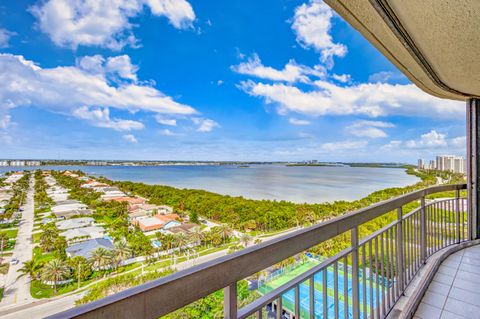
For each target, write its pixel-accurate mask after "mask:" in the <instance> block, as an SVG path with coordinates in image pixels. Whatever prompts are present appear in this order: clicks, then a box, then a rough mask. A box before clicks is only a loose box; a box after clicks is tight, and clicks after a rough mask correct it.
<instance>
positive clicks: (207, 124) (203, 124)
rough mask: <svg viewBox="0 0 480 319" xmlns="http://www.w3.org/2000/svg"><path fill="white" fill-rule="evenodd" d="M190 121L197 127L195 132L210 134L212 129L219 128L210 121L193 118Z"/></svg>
mask: <svg viewBox="0 0 480 319" xmlns="http://www.w3.org/2000/svg"><path fill="white" fill-rule="evenodd" d="M192 121H193V123H194V124H196V125H198V128H197V132H203V133H205V132H210V131H212V130H213V129H214V128H217V127H220V124H218V123H217V122H215V121H214V120H210V119H204V118H200V117H194V118H192Z"/></svg>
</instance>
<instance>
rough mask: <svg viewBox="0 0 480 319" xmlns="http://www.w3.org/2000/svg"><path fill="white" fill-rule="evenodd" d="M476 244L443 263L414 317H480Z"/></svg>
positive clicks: (479, 256) (478, 248)
mask: <svg viewBox="0 0 480 319" xmlns="http://www.w3.org/2000/svg"><path fill="white" fill-rule="evenodd" d="M479 287H480V245H477V246H473V247H469V248H466V249H463V250H462V251H459V252H457V253H455V254H452V255H451V256H449V257H448V258H447V259H446V260H445V261H443V263H442V265H441V266H440V268H439V270H438V272H437V273H436V274H435V277H434V278H433V281H432V282H431V283H430V286H429V287H428V289H427V292H426V293H425V295H424V296H423V299H422V302H421V303H420V306H419V307H418V309H417V312H416V314H415V316H416V317H420V318H422V319H427V318H428V319H430V318H442V319H462V318H463V319H464V318H480V288H479Z"/></svg>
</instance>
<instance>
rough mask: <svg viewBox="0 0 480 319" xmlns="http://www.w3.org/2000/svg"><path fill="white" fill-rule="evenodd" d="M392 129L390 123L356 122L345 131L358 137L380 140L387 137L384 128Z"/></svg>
mask: <svg viewBox="0 0 480 319" xmlns="http://www.w3.org/2000/svg"><path fill="white" fill-rule="evenodd" d="M390 127H394V125H393V124H392V123H389V122H383V121H365V120H363V121H356V122H354V123H353V124H352V125H349V126H348V127H347V131H348V132H349V133H350V134H352V135H354V136H358V137H368V138H381V137H387V136H388V135H387V133H385V131H384V129H385V128H390Z"/></svg>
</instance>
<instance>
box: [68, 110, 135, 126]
mask: <svg viewBox="0 0 480 319" xmlns="http://www.w3.org/2000/svg"><path fill="white" fill-rule="evenodd" d="M72 115H73V116H75V117H76V118H79V119H82V120H86V121H88V122H90V123H91V124H92V125H93V126H97V127H103V128H110V129H114V130H116V131H131V130H141V129H143V128H144V125H143V123H141V122H138V121H133V120H122V119H111V118H110V110H109V109H108V108H106V107H105V108H103V109H101V108H96V109H94V108H89V107H88V106H82V107H79V108H77V109H75V110H73V113H72Z"/></svg>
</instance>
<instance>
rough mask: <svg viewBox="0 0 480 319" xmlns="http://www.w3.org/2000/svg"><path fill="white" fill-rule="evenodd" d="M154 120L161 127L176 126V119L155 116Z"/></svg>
mask: <svg viewBox="0 0 480 319" xmlns="http://www.w3.org/2000/svg"><path fill="white" fill-rule="evenodd" d="M155 120H156V121H157V122H158V123H159V124H162V125H169V126H176V125H177V120H176V119H171V118H166V117H164V116H162V115H160V114H157V115H155Z"/></svg>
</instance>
